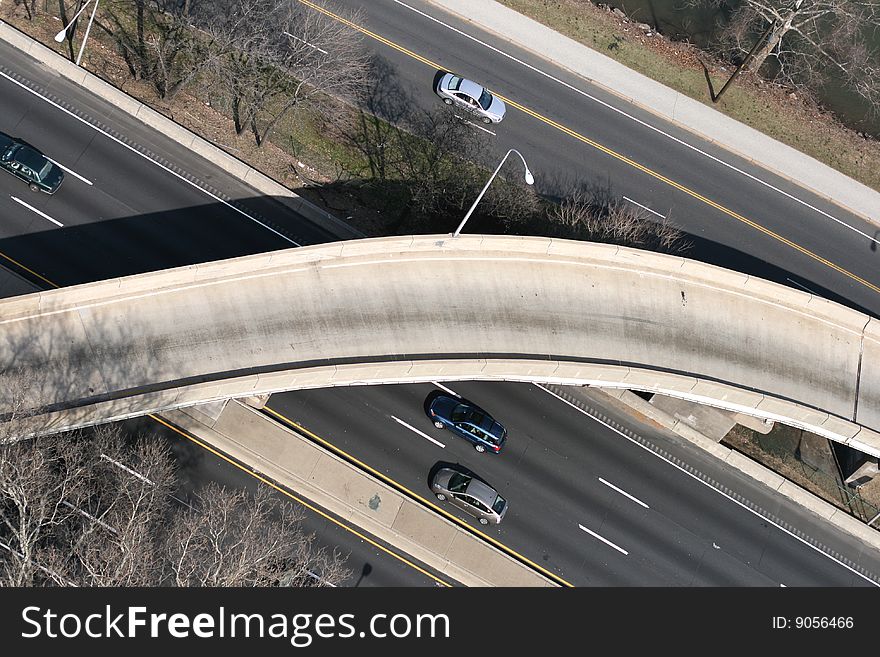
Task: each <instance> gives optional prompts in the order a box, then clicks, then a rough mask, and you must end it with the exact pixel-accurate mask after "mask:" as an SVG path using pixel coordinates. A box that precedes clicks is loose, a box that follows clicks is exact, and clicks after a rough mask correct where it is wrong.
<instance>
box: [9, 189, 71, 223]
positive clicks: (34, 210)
mask: <svg viewBox="0 0 880 657" xmlns="http://www.w3.org/2000/svg"><path fill="white" fill-rule="evenodd" d="M9 198H11V199H12V200H13V201H15V202H16V203H19V204H21V205H23V206H24V207H26V208H27V209H28V210H30V211H31V212H36V213H37V214H38V215H40V216H41V217H43V219H48V220H49V221H51V222H52V223H53V224H55V225H56V226H60V227H61V228H64V224H62V223H61V222H60V221H58V220H57V219H53V218H52V217H50V216H49V215H48V214H46V213H45V212H41V211H40V210H37V209H36V208H35V207H34V206H33V205H31V204H29V203H25V202H24V201H22V200H21V199H20V198H18V197H17V196H10V197H9Z"/></svg>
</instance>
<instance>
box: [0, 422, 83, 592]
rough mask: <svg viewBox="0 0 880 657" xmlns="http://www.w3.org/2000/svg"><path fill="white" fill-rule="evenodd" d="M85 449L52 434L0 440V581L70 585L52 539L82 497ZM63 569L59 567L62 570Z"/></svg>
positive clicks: (68, 520) (7, 582) (12, 584)
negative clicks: (30, 439) (40, 436)
mask: <svg viewBox="0 0 880 657" xmlns="http://www.w3.org/2000/svg"><path fill="white" fill-rule="evenodd" d="M88 467H89V459H88V456H87V451H86V450H84V449H82V445H81V444H79V443H60V442H58V441H57V440H54V439H52V438H38V439H34V440H33V441H16V442H6V443H3V444H0V582H2V584H3V585H5V586H33V585H35V584H39V583H44V582H46V581H47V580H49V581H51V580H56V581H58V582H60V583H69V580H67V578H66V577H65V576H64V575H63V574H61V573H60V572H59V569H58V568H57V562H58V561H59V560H58V559H57V556H56V555H57V550H56V541H55V537H56V536H57V535H58V533H59V532H60V531H61V528H62V527H63V526H64V525H65V524H67V523H68V522H70V521H71V520H73V519H74V518H73V516H74V515H75V511H74V510H73V508H72V507H76V506H77V505H78V504H80V503H81V502H82V499H83V498H84V497H86V487H85V486H84V482H85V480H86V475H87V472H88ZM62 572H63V571H62Z"/></svg>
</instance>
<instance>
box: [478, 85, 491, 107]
mask: <svg viewBox="0 0 880 657" xmlns="http://www.w3.org/2000/svg"><path fill="white" fill-rule="evenodd" d="M491 104H492V94H490V93H489V92H488V91H486V90H485V89H483V93H482V94H480V107H482V108H483V109H484V110H486V109H489V105H491Z"/></svg>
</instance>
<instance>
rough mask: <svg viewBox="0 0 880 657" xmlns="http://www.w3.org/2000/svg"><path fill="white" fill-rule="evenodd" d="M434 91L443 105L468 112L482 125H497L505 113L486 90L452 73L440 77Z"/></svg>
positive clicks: (502, 103)
mask: <svg viewBox="0 0 880 657" xmlns="http://www.w3.org/2000/svg"><path fill="white" fill-rule="evenodd" d="M435 91H436V92H437V95H438V96H440V98H442V99H443V102H444V103H446V104H447V105H454V106H456V107H460V108H461V109H463V110H465V111H466V112H470V113H471V114H473V115H474V116H476V117H478V118H479V119H481V120H482V121H483V123H498V122H499V121H501V119H503V118H504V112H506V111H507V106H506V105H505V104H504V102H503V101H502V100H501V99H500V98H496V97H495V96H493V95H492V94H491V93H489V90H488V89H486V88H484V87H481V86H480V85H478V84H477V83H476V82H471V81H470V80H467V79H465V78H463V77H461V76H459V75H455V74H454V73H446V74H444V75H443V76H441V77H440V79H439V80H438V81H437V87H436V89H435Z"/></svg>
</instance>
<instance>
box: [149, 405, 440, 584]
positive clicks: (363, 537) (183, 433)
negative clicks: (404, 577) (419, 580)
mask: <svg viewBox="0 0 880 657" xmlns="http://www.w3.org/2000/svg"><path fill="white" fill-rule="evenodd" d="M148 417H150V418H152V419H153V420H155V421H156V422H158V423H159V424H161V425H163V426H165V427H167V428H169V429H171V431H174V432H176V433H178V434H180V435H181V436H183V437H184V438H186V439H187V440H189V441H191V442H193V443H195V444H196V445H198V446H199V447H201V448H202V449H205V450H207V451H209V452H211V453H212V454H213V455H214V456H216V457H218V458H220V459H223V460H224V461H226V462H227V463H229V464H230V465H233V466H235V467H236V468H238V469H239V470H241V471H242V472H244V473H245V474H248V475H250V476H251V477H253V478H254V479H256V480H258V481H259V482H260V483H263V484H265V485H266V486H269V487H270V488H273V489H275V490H276V491H278V492H279V493H281V494H282V495H286V496H287V497H289V498H290V499H292V500H295V501H296V502H298V503H299V504H302V505H303V506H304V507H306V508H307V509H310V510H311V511H314V512H315V513H317V514H318V515H320V516H321V517H323V518H326V519H327V520H329V521H330V522H332V523H333V524H335V525H337V526H339V527H341V528H342V529H344V530H345V531H347V532H350V533H352V534H354V535H355V536H357V537H358V538H359V539H361V540H363V541H366V542H367V543H369V544H370V545H372V546H373V547H375V548H378V549H380V550H382V551H383V552H385V553H386V554H389V555H391V556H392V557H394V558H395V559H398V560H399V561H401V562H403V563H404V564H406V565H407V566H409V567H410V568H413V569H414V570H417V571H418V572H420V573H422V574H423V575H425V576H427V577H430V578H431V579H433V580H434V581H435V582H437V583H439V584H442V585H443V586H452V585H451V584H449V583H448V582H445V581H443V580H442V579H440V578H439V577H437V576H435V575H433V574H431V573H429V572H428V571H427V570H425V569H424V568H422V567H420V566H419V565H417V564H414V563H413V562H412V561H410V560H409V559H406V558H405V557H403V556H401V555H399V554H397V553H395V552H392V551H391V550H389V549H388V548H386V547H384V546H382V545H379V543H377V542H376V541H374V540H373V539H371V538H370V537H369V536H366V535H364V534H362V533H360V532H359V531H357V530H356V529H353V528H352V527H349V526H348V525H345V524H344V523H342V522H340V521H339V520H337V519H336V518H334V517H332V516H330V515H328V514H327V513H324V512H323V511H322V510H321V509H319V508H317V507H316V506H314V505H312V504H310V503H309V502H308V501H307V500H305V499H302V498H300V497H297V496H296V495H294V494H293V493H291V492H290V491H288V490H286V489H284V488H281V487H280V486H278V485H277V484H275V483H274V482H272V481H270V480H269V479H267V478H266V477H263V476H262V475H259V474H257V473H256V472H253V471H251V470H248V469H247V468H246V467H244V466H243V465H241V464H240V463H238V462H236V461H234V460H233V459H231V458H229V457H228V456H226V455H225V454H223V453H221V452H219V451H217V450H216V449H214V448H213V447H211V446H210V445H208V444H206V443H204V442H202V441H201V440H199V439H198V438H196V437H195V436H192V435H190V434H189V433H188V432H186V431H183V430H182V429H179V428H178V427H175V426H174V425H172V424H169V423H168V422H166V421H165V420H163V419H162V418H160V417H158V416H156V415H149V416H148Z"/></svg>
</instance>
